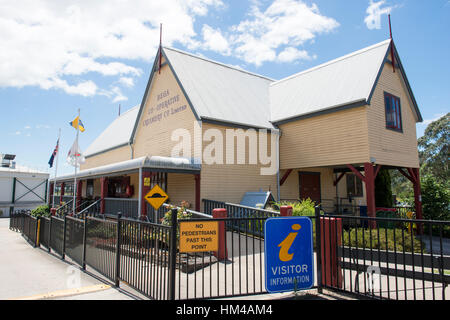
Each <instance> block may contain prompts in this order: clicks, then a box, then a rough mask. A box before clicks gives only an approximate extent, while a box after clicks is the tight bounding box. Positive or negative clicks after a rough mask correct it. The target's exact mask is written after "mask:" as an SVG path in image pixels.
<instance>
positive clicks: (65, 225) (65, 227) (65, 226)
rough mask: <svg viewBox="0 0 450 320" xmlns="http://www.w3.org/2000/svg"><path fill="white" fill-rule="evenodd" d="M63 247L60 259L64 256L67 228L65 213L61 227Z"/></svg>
mask: <svg viewBox="0 0 450 320" xmlns="http://www.w3.org/2000/svg"><path fill="white" fill-rule="evenodd" d="M63 230H64V231H63V248H62V256H61V259H63V260H64V259H65V258H66V230H67V215H64V228H63Z"/></svg>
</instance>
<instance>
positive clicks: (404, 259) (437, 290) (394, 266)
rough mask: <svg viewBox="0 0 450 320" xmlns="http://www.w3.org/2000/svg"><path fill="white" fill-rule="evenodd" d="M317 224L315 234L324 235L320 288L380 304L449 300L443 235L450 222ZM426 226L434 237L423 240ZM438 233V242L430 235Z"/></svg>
mask: <svg viewBox="0 0 450 320" xmlns="http://www.w3.org/2000/svg"><path fill="white" fill-rule="evenodd" d="M316 215H317V214H316ZM316 219H317V221H319V220H318V219H321V223H320V225H319V228H321V229H319V230H317V229H316V232H317V231H319V232H318V233H317V234H320V235H321V236H317V241H318V242H319V243H320V245H319V246H318V249H319V250H320V252H318V253H317V255H318V261H317V262H318V270H321V272H320V279H319V287H320V286H322V287H325V288H330V289H334V290H339V291H343V292H346V293H350V294H355V295H358V296H364V297H368V298H375V299H396V300H436V299H438V300H446V299H448V297H449V294H450V292H449V288H448V284H449V281H450V247H449V246H450V242H449V239H446V238H444V237H443V230H444V229H445V228H449V227H450V222H448V221H447V222H445V221H430V220H411V219H401V218H380V217H377V218H371V217H349V216H342V215H327V216H326V217H319V216H317V217H316ZM344 220H347V222H348V223H347V224H344V223H343V221H344ZM317 221H316V225H318V223H317ZM364 226H365V227H364ZM424 226H428V228H426V229H428V230H430V232H429V233H428V234H426V233H424V234H422V235H420V234H418V232H417V231H418V230H420V228H421V227H424ZM436 229H438V230H439V232H438V234H437V236H436V234H435V235H433V234H432V231H431V230H436Z"/></svg>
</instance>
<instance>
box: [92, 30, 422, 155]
mask: <svg viewBox="0 0 450 320" xmlns="http://www.w3.org/2000/svg"><path fill="white" fill-rule="evenodd" d="M391 43H392V44H393V42H392V40H390V39H389V40H385V41H383V42H380V43H378V44H375V45H373V46H370V47H367V48H365V49H362V50H359V51H356V52H353V53H351V54H348V55H346V56H343V57H341V58H338V59H335V60H332V61H330V62H327V63H324V64H322V65H319V66H317V67H314V68H311V69H309V70H306V71H303V72H300V73H297V74H295V75H292V76H290V77H287V78H285V79H281V80H279V81H275V80H273V79H270V78H267V77H264V76H261V75H257V74H254V73H251V72H247V71H245V70H242V69H238V68H235V67H232V66H229V65H225V64H222V63H219V62H215V61H212V60H208V59H205V58H203V57H199V56H195V55H192V54H190V53H186V52H184V51H181V50H178V49H173V48H168V47H164V48H163V54H164V56H165V57H166V60H167V62H168V64H169V66H170V68H171V69H172V71H173V73H174V76H175V77H176V79H177V81H178V82H179V84H180V86H181V88H182V90H183V91H184V93H185V94H186V98H187V99H188V101H189V104H190V105H191V107H192V109H193V112H194V113H195V115H196V116H197V118H199V119H201V120H205V121H213V122H214V121H216V122H219V123H228V124H235V125H243V126H250V127H256V128H268V129H274V128H276V126H275V125H274V124H279V123H282V122H283V121H287V120H291V119H295V118H297V117H302V116H309V115H314V114H320V113H321V112H330V111H334V110H338V109H339V108H338V107H342V106H349V105H365V104H369V103H370V98H371V94H372V92H373V89H374V88H375V85H376V83H377V79H378V77H379V75H380V73H381V70H382V68H383V67H384V61H385V58H386V56H387V54H388V50H389V48H390V45H391ZM394 50H395V46H394ZM395 53H396V60H397V62H398V63H399V65H400V68H401V72H402V74H403V76H404V78H405V81H406V84H407V87H408V90H409V92H410V94H411V98H412V101H413V105H414V106H413V107H414V108H415V110H416V113H417V116H418V117H417V118H418V121H422V117H421V115H420V111H419V109H418V107H417V104H416V102H415V99H414V96H413V94H412V90H411V89H410V87H409V83H408V82H407V79H406V75H405V73H404V70H403V68H402V65H401V62H400V59H399V57H398V54H397V52H396V50H395ZM156 59H158V57H156ZM156 61H157V60H155V64H154V68H153V71H152V74H151V75H150V80H149V81H152V80H153V79H152V78H153V77H152V75H153V72H155V70H156V68H157V63H156ZM149 85H150V83H149V84H148V85H147V87H149ZM147 93H148V91H146V94H147ZM145 101H146V97H145V95H144V99H143V103H142V105H141V106H140V108H143V107H144V106H145ZM140 108H139V106H136V107H134V108H132V109H130V110H129V111H128V112H126V113H124V114H123V115H121V116H120V117H118V118H117V119H116V120H114V121H113V122H112V123H111V125H110V126H108V128H106V130H105V131H104V132H102V134H101V135H100V136H99V137H98V138H97V139H96V140H95V141H94V142H93V143H92V144H91V145H90V146H89V148H88V149H87V150H86V152H85V155H86V156H92V155H95V154H97V153H100V152H104V151H107V150H110V149H113V148H117V147H119V146H123V145H126V144H128V143H129V142H130V141H132V138H133V137H132V135H133V130H135V129H136V126H137V121H138V119H137V117H138V115H139V112H140V110H139V109H140ZM333 109H334V110H333ZM141 112H142V111H141ZM134 134H135V133H134Z"/></svg>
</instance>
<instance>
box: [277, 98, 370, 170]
mask: <svg viewBox="0 0 450 320" xmlns="http://www.w3.org/2000/svg"><path fill="white" fill-rule="evenodd" d="M367 126H368V124H367V106H362V107H357V108H352V109H347V110H342V111H337V112H333V113H328V114H324V115H319V116H315V117H311V118H307V119H301V120H297V121H292V122H288V123H286V124H282V125H280V129H281V131H282V135H281V139H280V167H281V169H292V168H310V167H322V166H336V165H345V164H348V163H350V164H358V163H364V162H368V161H369V159H370V157H369V137H368V127H367Z"/></svg>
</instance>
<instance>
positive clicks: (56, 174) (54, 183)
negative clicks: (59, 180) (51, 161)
mask: <svg viewBox="0 0 450 320" xmlns="http://www.w3.org/2000/svg"><path fill="white" fill-rule="evenodd" d="M60 139H61V128H59V131H58V142H57V143H58V145H57V146H56V147H57V148H58V149H57V150H56V159H55V160H56V164H55V182H53V197H52V198H53V199H52V208H54V207H55V190H56V177H57V176H58V160H59V144H60Z"/></svg>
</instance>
